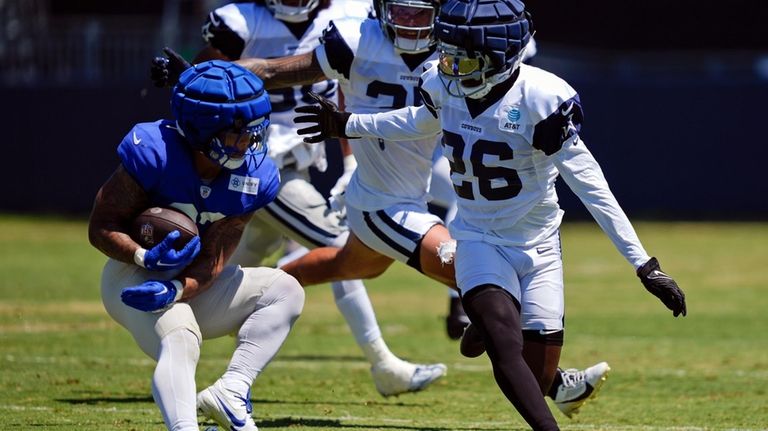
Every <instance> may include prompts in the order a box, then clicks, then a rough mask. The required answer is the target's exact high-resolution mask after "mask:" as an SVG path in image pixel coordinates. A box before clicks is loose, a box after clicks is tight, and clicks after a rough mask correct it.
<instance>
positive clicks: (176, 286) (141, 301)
mask: <svg viewBox="0 0 768 431" xmlns="http://www.w3.org/2000/svg"><path fill="white" fill-rule="evenodd" d="M183 290H184V287H183V285H182V284H181V282H180V281H179V280H167V281H161V280H147V281H145V282H144V283H141V284H140V285H138V286H132V287H126V288H125V289H123V292H122V293H121V294H120V299H122V300H123V303H124V304H125V305H127V306H129V307H133V308H135V309H137V310H141V311H150V312H153V313H157V312H161V311H165V310H166V309H168V308H170V307H171V305H173V303H174V302H176V301H178V300H179V299H180V298H181V294H182V292H183Z"/></svg>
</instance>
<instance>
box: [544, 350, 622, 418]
mask: <svg viewBox="0 0 768 431" xmlns="http://www.w3.org/2000/svg"><path fill="white" fill-rule="evenodd" d="M559 371H560V375H561V376H562V378H563V382H562V383H561V384H560V386H558V388H557V396H556V397H555V405H556V406H557V408H558V409H560V411H561V412H563V414H564V415H566V416H568V417H569V418H570V417H572V416H573V415H574V414H576V413H578V412H579V409H580V408H581V406H583V405H584V403H586V402H587V401H589V400H591V399H593V398H595V397H596V396H597V393H598V391H600V388H601V387H602V386H603V383H605V379H606V378H607V377H608V372H610V371H611V367H609V366H608V363H607V362H600V363H599V364H595V365H593V366H591V367H589V368H587V369H585V370H577V369H574V368H571V369H568V370H559Z"/></svg>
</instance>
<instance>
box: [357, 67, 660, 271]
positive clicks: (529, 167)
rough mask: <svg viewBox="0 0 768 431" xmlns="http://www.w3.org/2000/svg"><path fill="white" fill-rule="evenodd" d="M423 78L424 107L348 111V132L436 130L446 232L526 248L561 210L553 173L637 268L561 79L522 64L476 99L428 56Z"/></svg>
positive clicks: (633, 243) (638, 254)
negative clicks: (458, 91)
mask: <svg viewBox="0 0 768 431" xmlns="http://www.w3.org/2000/svg"><path fill="white" fill-rule="evenodd" d="M422 80H423V84H422V89H423V90H424V92H425V96H424V97H425V99H426V100H425V102H426V105H425V106H424V107H421V108H406V109H403V110H400V111H395V112H392V113H387V114H379V115H377V116H370V115H368V116H366V115H362V116H358V115H353V116H352V117H351V118H350V121H349V123H348V125H347V134H349V135H350V136H359V135H376V134H381V135H385V136H388V137H390V138H392V139H412V138H413V137H414V136H426V135H428V134H429V133H433V132H434V130H435V129H441V130H442V131H443V134H444V137H443V154H444V155H445V156H446V157H447V158H448V160H449V161H450V163H451V179H452V182H453V185H454V189H455V190H456V194H457V196H458V214H457V216H456V219H455V220H454V221H453V223H452V224H451V226H450V231H451V235H452V236H453V237H454V238H456V239H458V240H476V241H484V242H489V243H492V244H498V245H504V246H520V247H528V246H531V245H534V244H537V243H539V242H541V241H543V240H545V239H546V238H548V237H550V236H551V235H552V234H553V233H554V232H555V231H556V230H557V229H558V228H559V226H560V222H561V220H562V216H563V211H562V210H561V209H560V207H559V205H558V203H557V193H556V192H555V179H556V178H557V176H558V174H559V175H561V176H562V177H563V178H564V179H565V181H566V183H567V184H568V186H569V187H570V188H571V189H572V190H573V191H574V192H575V193H576V195H577V196H578V197H579V198H580V199H581V201H582V202H583V203H584V204H585V206H586V207H587V209H588V210H589V211H590V213H591V214H592V216H593V217H594V218H595V220H597V222H598V224H599V225H600V227H601V228H602V229H603V230H604V231H605V232H606V234H608V236H609V237H610V238H611V240H612V241H613V243H614V245H615V246H616V248H617V249H618V250H619V251H620V252H621V253H622V254H623V255H624V257H625V258H626V259H627V260H628V261H629V262H630V263H632V264H633V265H634V266H635V267H636V268H637V267H639V266H640V265H642V264H643V263H645V262H646V261H647V260H648V259H649V256H648V254H647V253H646V252H645V250H644V249H643V247H642V245H641V244H640V241H639V239H638V238H637V235H636V234H635V231H634V229H633V228H632V225H631V224H630V222H629V220H628V219H627V217H626V215H625V214H624V212H623V211H622V209H621V207H620V206H619V204H618V202H616V199H615V198H614V196H613V194H612V193H611V191H610V189H609V188H608V184H607V183H606V181H605V178H604V176H603V174H602V171H601V169H600V166H599V165H598V164H597V162H596V161H595V159H594V157H593V156H592V154H591V153H590V152H589V150H588V149H587V148H586V146H585V145H584V141H582V140H581V139H580V137H579V135H578V132H579V130H580V128H581V121H582V111H581V104H580V101H579V97H578V94H576V91H575V90H574V89H573V88H571V87H570V86H569V85H568V84H567V83H566V82H565V81H563V80H562V79H560V78H558V77H557V76H555V75H553V74H551V73H549V72H546V71H544V70H541V69H539V68H536V67H532V66H527V65H521V66H520V70H519V72H516V73H515V75H513V76H512V77H511V78H510V79H509V80H507V81H505V82H503V83H501V84H499V85H497V86H496V87H494V88H493V90H492V91H491V93H489V95H488V96H486V97H485V98H484V99H482V102H480V101H477V100H473V99H468V98H467V99H464V98H459V97H452V96H450V95H449V94H448V93H447V92H446V90H445V87H444V86H443V83H442V82H441V80H440V77H439V76H438V72H437V67H436V63H433V64H431V66H430V68H429V69H428V70H427V71H426V72H425V73H424V75H423V76H422ZM430 114H431V115H430ZM436 118H439V121H437V120H436Z"/></svg>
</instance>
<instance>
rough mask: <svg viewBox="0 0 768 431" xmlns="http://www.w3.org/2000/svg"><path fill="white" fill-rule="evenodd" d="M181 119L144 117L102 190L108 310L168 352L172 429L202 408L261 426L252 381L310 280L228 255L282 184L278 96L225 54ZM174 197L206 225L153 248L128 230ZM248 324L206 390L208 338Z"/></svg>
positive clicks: (155, 387)
mask: <svg viewBox="0 0 768 431" xmlns="http://www.w3.org/2000/svg"><path fill="white" fill-rule="evenodd" d="M171 109H172V112H173V115H174V116H175V120H159V121H155V122H151V123H139V124H136V125H135V126H134V127H133V129H131V130H130V131H129V132H128V134H127V135H126V136H125V138H124V139H123V141H122V142H121V143H120V145H119V146H118V150H117V152H118V155H119V157H120V165H119V166H118V167H117V169H116V170H115V172H114V173H113V174H112V176H111V177H110V178H109V179H108V180H107V181H106V182H105V183H104V185H103V186H102V187H101V189H100V190H99V192H98V194H97V196H96V199H95V203H94V206H93V211H92V213H91V217H90V224H89V227H88V234H89V238H90V241H91V244H93V246H94V247H96V248H97V249H99V250H100V251H102V252H103V253H104V254H105V255H107V257H108V258H109V259H108V260H107V263H106V265H105V266H104V270H103V272H102V277H101V295H102V300H103V303H104V307H105V308H106V310H107V312H108V313H109V315H110V316H111V317H112V318H113V319H114V320H115V321H116V322H118V323H119V324H120V325H122V326H123V327H125V328H126V329H127V330H128V331H130V333H131V335H133V338H134V340H135V341H136V343H137V344H138V345H139V347H140V348H141V350H142V351H144V353H146V354H147V355H148V356H150V357H151V358H153V359H154V360H156V361H157V365H156V367H155V372H154V375H153V378H152V395H153V397H154V399H155V402H156V404H157V405H158V407H159V408H160V411H161V413H162V416H163V419H164V421H165V424H166V426H167V428H168V429H169V430H178V431H181V430H185V431H193V430H194V431H197V430H198V429H199V428H198V423H197V409H198V408H199V409H200V410H201V411H202V413H204V414H205V415H207V416H208V417H210V418H212V419H214V420H215V421H216V422H218V423H219V424H220V425H222V426H224V427H226V428H227V429H231V430H256V429H257V428H256V425H255V424H254V421H253V419H252V417H251V401H250V388H251V385H252V384H253V381H254V379H256V377H257V376H258V375H259V374H260V373H261V372H262V370H263V369H264V367H265V366H266V365H267V364H268V363H269V362H270V361H271V360H272V358H273V357H274V356H275V354H277V351H278V349H279V348H280V346H281V345H282V344H283V342H284V340H285V339H286V337H287V336H288V333H289V331H290V330H291V327H292V325H293V323H294V322H295V320H296V319H297V318H298V317H299V314H300V313H301V310H302V307H303V304H304V290H303V288H302V287H301V285H299V283H298V282H297V281H296V280H295V279H294V278H293V277H291V276H290V275H288V274H286V273H284V272H283V271H281V270H278V269H272V268H241V267H240V266H237V265H231V264H228V259H229V257H230V256H231V255H232V253H233V251H234V250H235V247H237V244H238V241H239V240H240V236H241V234H242V232H243V230H244V229H245V226H246V224H247V223H248V221H249V220H250V219H251V217H252V215H253V213H254V211H256V210H258V209H259V208H262V207H264V206H265V205H266V204H268V203H269V202H270V201H272V200H273V199H274V197H275V195H276V194H277V189H278V185H279V182H280V179H279V175H278V171H277V168H276V166H275V165H274V163H273V162H272V160H271V159H270V158H269V157H267V156H266V148H265V146H264V135H265V132H266V130H267V127H268V126H269V122H270V112H271V107H270V102H269V98H268V96H267V93H266V91H265V90H264V88H263V85H262V82H261V80H260V79H259V78H257V77H256V76H255V75H253V74H252V73H251V72H249V71H248V70H246V69H244V68H242V67H240V66H238V65H235V64H232V63H228V62H223V61H218V60H214V61H209V62H204V63H200V64H198V65H196V66H195V67H193V68H189V69H187V70H186V71H184V72H183V73H182V74H181V77H180V79H179V83H178V84H177V85H176V86H175V87H174V89H173V92H172V97H171ZM153 206H160V207H172V208H175V209H177V210H179V211H181V212H183V213H185V214H186V215H188V216H189V217H190V218H191V219H192V220H194V221H195V222H196V224H197V227H198V231H199V237H195V238H194V239H192V240H190V241H189V243H188V244H186V246H184V247H183V248H182V249H181V250H180V251H178V252H177V251H175V250H174V249H173V248H172V247H171V244H172V243H173V242H174V241H175V240H176V239H177V238H178V236H179V233H178V231H173V232H171V233H170V234H168V236H167V237H166V238H165V239H164V240H163V241H162V242H161V243H159V244H157V245H156V246H154V247H152V248H151V249H149V250H146V249H144V248H142V247H141V246H140V245H139V244H137V243H136V242H134V240H133V239H131V237H130V236H129V235H128V233H127V226H130V224H131V223H130V222H131V220H132V219H133V218H134V217H135V216H136V215H138V214H139V213H141V212H142V211H143V210H144V209H146V208H149V207H153ZM231 333H236V334H237V344H236V347H235V351H234V354H233V356H232V359H231V361H230V363H229V366H228V367H227V370H226V372H225V373H224V374H223V375H222V376H221V378H219V379H218V380H217V381H216V382H215V383H214V384H213V385H211V386H210V387H208V388H206V389H204V390H203V391H201V392H200V393H199V394H197V395H196V388H195V368H196V366H197V361H198V358H199V355H200V345H201V343H202V341H203V339H208V338H215V337H221V336H224V335H227V334H231Z"/></svg>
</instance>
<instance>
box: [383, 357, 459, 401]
mask: <svg viewBox="0 0 768 431" xmlns="http://www.w3.org/2000/svg"><path fill="white" fill-rule="evenodd" d="M447 370H448V367H446V366H445V365H444V364H412V363H410V362H406V361H402V360H397V361H390V362H386V363H382V364H376V365H374V366H372V367H371V374H373V382H374V383H375V384H376V389H377V390H378V391H379V393H380V394H381V395H383V396H385V397H389V396H392V395H400V394H404V393H406V392H418V391H421V390H423V389H426V388H427V386H429V385H431V384H432V383H433V382H435V381H437V380H438V379H439V378H441V377H443V376H444V375H445V374H446V372H447Z"/></svg>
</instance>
